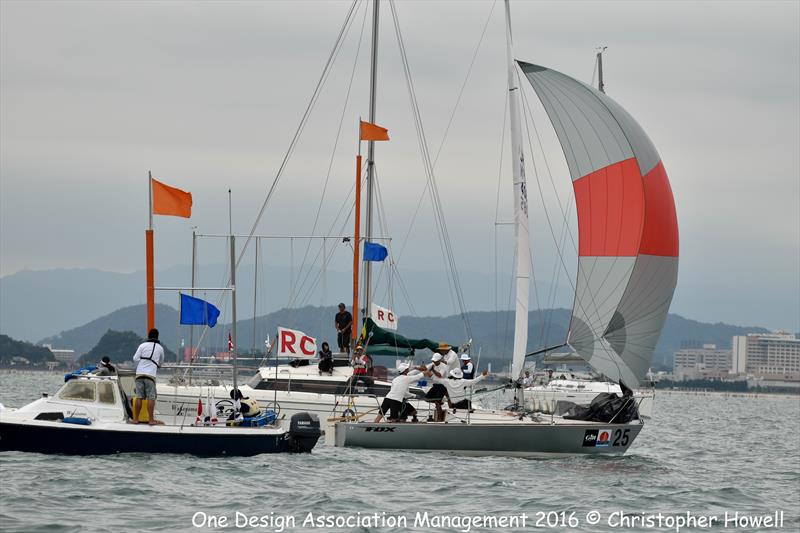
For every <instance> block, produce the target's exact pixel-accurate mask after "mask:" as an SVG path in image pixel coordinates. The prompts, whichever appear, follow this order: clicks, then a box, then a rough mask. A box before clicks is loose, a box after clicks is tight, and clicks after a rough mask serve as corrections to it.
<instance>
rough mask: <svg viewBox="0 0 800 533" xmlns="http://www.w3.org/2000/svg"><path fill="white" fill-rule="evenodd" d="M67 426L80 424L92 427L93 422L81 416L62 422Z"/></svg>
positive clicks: (71, 417) (68, 418)
mask: <svg viewBox="0 0 800 533" xmlns="http://www.w3.org/2000/svg"><path fill="white" fill-rule="evenodd" d="M62 422H64V423H65V424H78V425H81V426H91V425H92V421H91V420H90V419H88V418H82V417H80V416H68V417H66V418H64V420H62Z"/></svg>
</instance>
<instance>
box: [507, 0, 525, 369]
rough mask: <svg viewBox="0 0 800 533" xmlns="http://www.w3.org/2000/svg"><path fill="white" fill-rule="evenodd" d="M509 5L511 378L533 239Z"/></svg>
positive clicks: (521, 343) (520, 355)
mask: <svg viewBox="0 0 800 533" xmlns="http://www.w3.org/2000/svg"><path fill="white" fill-rule="evenodd" d="M508 2H509V0H505V7H506V57H507V60H508V112H509V119H510V125H511V168H512V170H513V174H512V176H513V179H514V235H515V237H516V246H515V251H516V253H515V255H516V269H515V284H516V309H515V315H514V351H513V352H512V362H511V379H513V380H516V379H517V378H519V376H520V374H521V372H522V366H523V365H524V363H525V352H526V349H527V346H528V293H529V287H530V277H531V262H530V240H529V230H528V193H527V188H526V184H525V158H524V156H523V154H522V126H521V121H520V112H521V106H520V96H519V91H520V88H519V83H517V82H518V79H517V71H516V66H515V64H514V53H513V43H512V38H511V7H510V6H509V3H508Z"/></svg>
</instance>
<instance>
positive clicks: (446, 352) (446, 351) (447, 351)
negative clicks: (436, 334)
mask: <svg viewBox="0 0 800 533" xmlns="http://www.w3.org/2000/svg"><path fill="white" fill-rule="evenodd" d="M436 351H437V353H439V354H440V355H441V356H442V361H443V362H444V364H445V365H446V366H447V371H446V372H445V373H444V376H443V377H447V374H448V373H449V372H450V371H451V370H455V369H456V368H461V363H460V362H459V360H458V354H456V352H454V351H453V349H452V348H451V347H450V345H449V344H447V343H446V342H441V343H439V349H438V350H436Z"/></svg>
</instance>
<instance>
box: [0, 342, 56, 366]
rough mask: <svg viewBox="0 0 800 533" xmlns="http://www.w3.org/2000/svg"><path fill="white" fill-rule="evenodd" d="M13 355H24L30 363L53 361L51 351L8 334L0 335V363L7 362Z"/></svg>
mask: <svg viewBox="0 0 800 533" xmlns="http://www.w3.org/2000/svg"><path fill="white" fill-rule="evenodd" d="M14 357H24V358H25V359H27V360H28V361H30V362H31V363H41V362H43V361H55V359H56V358H55V357H53V352H51V351H50V350H49V349H47V348H44V347H42V346H36V345H34V344H31V343H29V342H24V341H17V340H14V339H12V338H11V337H9V336H8V335H0V364H8V363H10V362H11V359H12V358H14Z"/></svg>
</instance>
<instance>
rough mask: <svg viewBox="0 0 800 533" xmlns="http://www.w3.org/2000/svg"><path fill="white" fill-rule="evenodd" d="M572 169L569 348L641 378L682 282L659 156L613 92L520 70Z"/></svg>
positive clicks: (621, 374)
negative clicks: (574, 259)
mask: <svg viewBox="0 0 800 533" xmlns="http://www.w3.org/2000/svg"><path fill="white" fill-rule="evenodd" d="M519 66H520V68H521V69H522V72H523V73H524V74H525V77H526V78H527V79H528V81H529V82H530V83H531V85H532V86H533V89H534V90H535V91H536V94H537V95H538V96H539V99H540V100H541V102H542V104H543V106H544V108H545V111H546V112H547V115H548V117H549V118H550V121H551V122H552V123H553V127H554V129H555V132H556V135H557V136H558V139H559V142H560V143H561V147H562V148H563V151H564V155H565V157H566V160H567V166H568V167H569V172H570V176H571V178H572V184H573V189H574V193H575V204H576V207H577V211H578V276H577V283H576V285H575V289H576V290H575V300H574V305H573V310H572V319H571V322H570V328H569V337H568V343H569V345H570V346H572V348H573V349H574V350H575V351H576V352H577V353H578V355H580V356H581V357H582V358H583V359H584V360H586V361H587V362H588V363H589V364H590V365H592V367H594V368H595V369H596V370H597V371H598V372H601V373H602V374H605V375H606V376H607V377H609V378H611V379H613V380H617V381H624V382H625V383H627V384H629V385H632V386H636V385H638V384H639V382H640V381H642V380H644V378H645V375H646V373H647V370H648V368H649V367H650V362H651V358H652V354H653V350H654V349H655V345H656V342H658V338H659V336H660V334H661V329H662V328H663V326H664V322H665V320H666V317H667V312H668V310H669V306H670V303H671V301H672V295H673V292H674V290H675V284H676V282H677V276H678V222H677V217H676V214H675V203H674V200H673V196H672V189H671V187H670V184H669V179H668V178H667V174H666V171H665V170H664V165H663V163H662V161H661V157H660V156H659V155H658V152H657V151H656V149H655V146H653V143H652V142H651V141H650V139H649V138H648V136H647V134H646V133H645V132H644V130H643V129H642V128H641V126H639V125H638V124H637V123H636V121H635V120H634V119H633V117H631V115H630V114H628V112H627V111H625V110H624V109H623V108H622V107H621V106H620V105H619V104H617V103H616V102H615V101H614V100H612V99H611V98H609V97H608V96H607V95H606V94H604V93H602V92H600V91H598V90H596V89H594V88H593V87H591V86H589V85H587V84H585V83H582V82H580V81H578V80H575V79H574V78H571V77H569V76H567V75H565V74H562V73H560V72H557V71H555V70H552V69H549V68H545V67H541V66H538V65H532V64H529V63H523V62H519Z"/></svg>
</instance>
